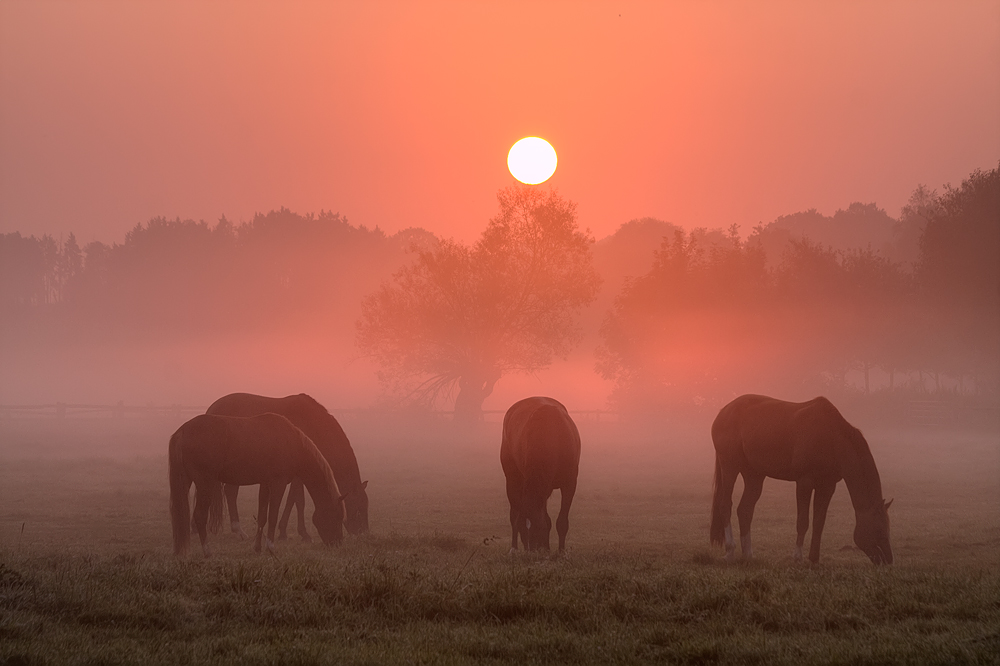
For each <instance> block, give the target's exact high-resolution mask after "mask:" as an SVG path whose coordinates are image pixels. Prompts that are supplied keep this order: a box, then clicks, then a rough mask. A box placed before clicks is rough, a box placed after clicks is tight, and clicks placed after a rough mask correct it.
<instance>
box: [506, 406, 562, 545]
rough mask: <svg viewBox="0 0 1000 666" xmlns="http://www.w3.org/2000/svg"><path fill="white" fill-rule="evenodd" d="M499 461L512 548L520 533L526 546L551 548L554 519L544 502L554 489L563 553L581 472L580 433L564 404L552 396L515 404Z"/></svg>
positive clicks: (507, 415)
mask: <svg viewBox="0 0 1000 666" xmlns="http://www.w3.org/2000/svg"><path fill="white" fill-rule="evenodd" d="M500 465H501V466H502V467H503V472H504V475H505V476H506V477H507V499H508V500H509V501H510V531H511V535H510V548H511V551H515V550H517V539H518V535H520V537H521V542H522V543H523V544H524V547H525V549H526V550H536V549H544V550H549V533H550V532H551V531H552V520H551V519H550V518H549V514H548V511H547V508H546V504H547V503H548V499H549V496H551V495H552V491H553V490H555V489H556V488H558V489H559V490H560V495H561V504H560V507H559V516H558V517H557V518H556V531H557V532H558V534H559V552H563V551H564V550H565V549H566V532H568V531H569V507H570V505H571V504H572V503H573V495H574V494H575V493H576V480H577V475H578V474H579V471H580V433H579V431H577V429H576V424H575V423H573V419H571V418H570V416H569V413H568V412H567V411H566V408H565V407H563V406H562V404H560V403H559V402H558V401H556V400H553V399H552V398H541V397H534V398H525V399H524V400H521V401H519V402H516V403H514V404H513V405H512V406H511V408H510V409H508V410H507V414H506V415H505V416H504V419H503V438H502V440H501V443H500Z"/></svg>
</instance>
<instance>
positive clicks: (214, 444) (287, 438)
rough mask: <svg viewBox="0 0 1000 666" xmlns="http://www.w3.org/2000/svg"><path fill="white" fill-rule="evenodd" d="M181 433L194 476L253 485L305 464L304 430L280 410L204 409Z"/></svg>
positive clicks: (184, 454)
mask: <svg viewBox="0 0 1000 666" xmlns="http://www.w3.org/2000/svg"><path fill="white" fill-rule="evenodd" d="M175 436H176V437H177V446H179V447H180V448H181V456H182V460H183V462H184V466H185V469H187V470H188V472H189V473H190V474H191V476H192V477H193V478H198V477H203V478H211V479H213V480H218V481H221V482H223V483H232V484H236V485H251V484H256V483H261V482H262V481H263V480H265V479H269V478H273V477H275V476H280V477H285V476H290V475H293V474H294V473H295V470H296V469H297V468H298V467H299V466H300V465H301V464H302V433H301V431H299V429H298V428H296V427H295V426H294V425H293V424H292V423H291V422H290V421H289V420H288V419H286V418H285V417H283V416H281V415H279V414H271V413H268V414H262V415H258V416H253V417H237V416H220V415H217V414H201V415H199V416H196V417H194V418H193V419H191V420H190V421H188V422H187V423H185V424H184V425H182V426H181V427H180V428H179V429H178V431H177V433H175Z"/></svg>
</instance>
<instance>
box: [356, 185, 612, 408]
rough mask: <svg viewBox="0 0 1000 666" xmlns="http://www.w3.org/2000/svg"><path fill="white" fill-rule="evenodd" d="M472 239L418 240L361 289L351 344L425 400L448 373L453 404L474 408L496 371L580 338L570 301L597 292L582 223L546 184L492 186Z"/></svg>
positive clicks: (397, 386) (518, 366)
mask: <svg viewBox="0 0 1000 666" xmlns="http://www.w3.org/2000/svg"><path fill="white" fill-rule="evenodd" d="M497 199H498V201H499V205H500V211H499V213H498V214H497V215H496V217H494V218H493V219H492V220H490V222H489V224H488V226H487V228H486V230H485V231H484V232H483V235H482V237H481V238H480V239H479V241H478V242H477V243H476V244H475V245H474V246H473V247H471V248H470V247H466V246H464V245H461V244H459V243H456V242H454V241H446V242H443V243H441V244H440V245H439V246H438V247H437V248H435V249H431V250H423V251H420V252H419V254H418V255H417V259H416V261H415V262H413V263H412V264H411V265H409V266H406V267H404V268H403V269H402V270H400V271H399V272H398V273H396V275H395V276H394V279H393V281H392V282H391V283H389V284H383V285H382V287H381V288H380V289H379V290H378V291H376V292H375V293H373V294H372V295H370V296H369V297H368V298H366V299H365V301H364V303H363V305H362V316H361V318H360V319H359V321H358V346H359V347H360V349H361V350H362V352H363V353H365V354H366V355H368V356H369V357H371V358H372V359H374V360H375V361H376V362H377V363H378V364H379V365H380V366H381V368H382V372H381V373H380V379H381V380H382V382H383V384H384V385H386V386H387V387H389V388H391V389H393V390H396V391H400V390H402V391H404V393H403V395H404V396H405V397H407V398H409V399H411V400H415V401H423V402H426V403H429V402H433V401H434V400H435V399H436V398H438V397H440V396H441V395H443V394H445V393H447V392H448V391H449V390H451V389H453V388H454V387H455V386H456V385H457V387H458V396H457V397H456V400H455V416H456V418H458V419H465V420H469V419H476V418H479V416H480V415H481V414H482V405H483V401H484V400H485V399H486V398H487V397H488V396H489V395H490V393H492V391H493V387H494V385H495V384H496V382H497V381H498V380H499V379H500V377H502V376H503V375H504V374H507V373H511V372H531V371H535V370H539V369H541V368H544V367H546V366H547V365H548V364H549V363H551V362H552V359H553V357H554V356H556V355H560V354H565V353H567V352H568V351H569V350H570V348H571V347H572V345H573V344H574V343H575V342H577V341H578V340H579V339H580V331H579V330H578V328H577V326H576V322H575V315H576V313H577V311H578V310H579V309H580V308H581V307H582V306H584V305H586V304H588V303H590V302H591V301H592V300H593V299H594V297H595V296H596V294H597V290H598V287H599V285H600V278H599V277H598V275H597V272H596V271H595V270H594V268H593V266H592V262H591V247H590V246H591V244H592V243H593V239H592V238H591V237H590V236H589V234H587V233H584V232H581V231H580V230H579V229H578V228H577V220H576V205H575V204H573V203H572V202H570V201H567V200H565V199H563V198H562V197H561V196H559V194H558V193H557V192H555V191H553V190H545V189H540V188H537V187H531V186H514V187H509V188H506V189H503V190H501V191H500V192H499V193H498V195H497Z"/></svg>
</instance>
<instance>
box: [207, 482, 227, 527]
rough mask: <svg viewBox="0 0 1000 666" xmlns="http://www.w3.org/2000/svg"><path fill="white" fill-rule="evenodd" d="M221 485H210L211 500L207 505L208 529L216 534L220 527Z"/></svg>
mask: <svg viewBox="0 0 1000 666" xmlns="http://www.w3.org/2000/svg"><path fill="white" fill-rule="evenodd" d="M222 486H223V484H222V483H215V484H212V500H211V502H209V505H208V529H210V530H212V534H218V533H219V529H220V528H221V527H222Z"/></svg>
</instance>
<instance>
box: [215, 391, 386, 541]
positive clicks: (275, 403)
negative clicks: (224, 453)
mask: <svg viewBox="0 0 1000 666" xmlns="http://www.w3.org/2000/svg"><path fill="white" fill-rule="evenodd" d="M267 412H271V413H274V414H281V415H282V416H284V417H285V418H287V419H288V420H289V421H291V422H292V423H293V424H295V426H296V427H298V428H300V429H301V430H302V432H304V433H305V434H306V435H308V436H309V439H311V440H312V441H313V444H315V445H316V448H317V449H319V451H320V453H322V454H323V457H324V458H326V460H327V462H328V463H330V468H331V469H333V475H334V477H336V479H337V485H338V487H339V488H340V490H341V492H343V493H344V511H345V513H346V518H345V519H344V529H346V530H347V532H348V533H349V534H361V533H363V532H367V531H368V494H367V492H366V491H365V489H366V488H367V487H368V482H367V481H364V482H362V481H361V472H360V471H359V470H358V460H357V458H355V457H354V450H353V449H352V448H351V443H350V442H349V441H348V439H347V435H345V434H344V430H343V428H341V427H340V424H339V423H337V419H335V418H334V417H333V416H332V415H331V414H330V413H329V412H328V411H327V410H326V408H325V407H324V406H323V405H321V404H320V403H319V402H317V401H316V400H314V399H313V398H312V397H310V396H308V395H306V394H305V393H300V394H298V395H290V396H286V397H284V398H268V397H265V396H261V395H253V394H251V393H230V394H229V395H226V396H223V397H221V398H219V399H218V400H216V401H215V402H213V403H212V404H211V405H210V406H209V408H208V410H207V411H206V413H207V414H219V415H222V416H256V415H258V414H265V413H267ZM239 490H240V487H239V486H238V485H234V484H226V487H225V496H226V504H227V505H228V506H229V519H230V526H231V528H232V531H233V532H235V533H237V534H242V535H243V536H246V535H245V533H244V532H243V530H242V529H241V528H240V515H239V510H238V509H237V508H236V497H237V494H238V493H239ZM305 504H306V503H305V493H304V492H303V490H302V482H301V481H299V480H298V479H293V480H292V487H291V489H290V490H289V491H288V501H287V502H286V503H285V512H284V514H283V515H282V516H281V521H280V522H279V523H278V529H279V532H280V533H279V536H278V538H279V539H286V538H287V528H288V518H289V516H290V515H291V513H292V508H293V507H297V508H298V527H299V536H301V537H302V539H303V540H304V541H309V540H310V537H309V533H308V532H307V531H306V526H305V520H304V512H305Z"/></svg>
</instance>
